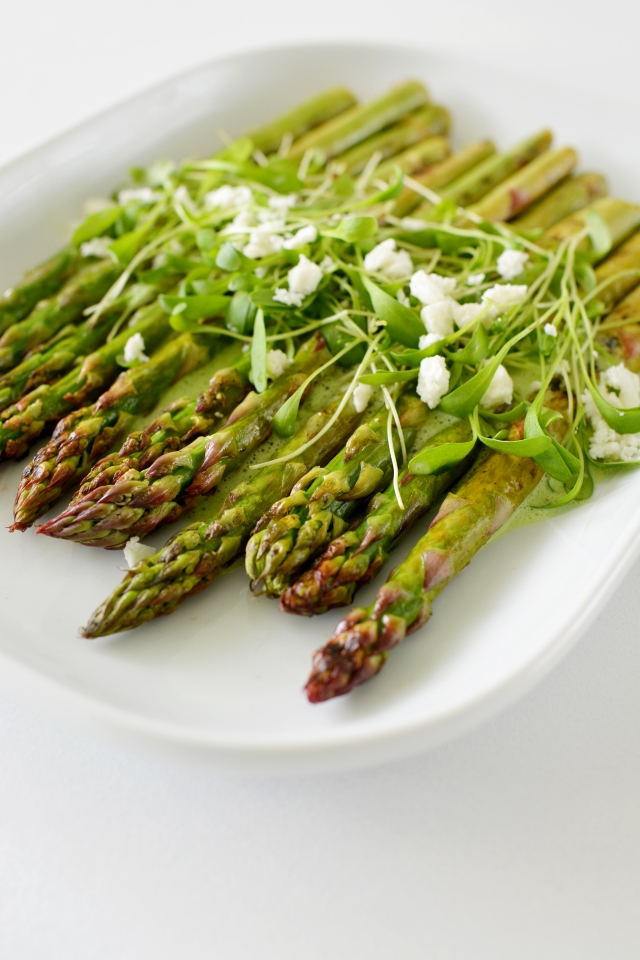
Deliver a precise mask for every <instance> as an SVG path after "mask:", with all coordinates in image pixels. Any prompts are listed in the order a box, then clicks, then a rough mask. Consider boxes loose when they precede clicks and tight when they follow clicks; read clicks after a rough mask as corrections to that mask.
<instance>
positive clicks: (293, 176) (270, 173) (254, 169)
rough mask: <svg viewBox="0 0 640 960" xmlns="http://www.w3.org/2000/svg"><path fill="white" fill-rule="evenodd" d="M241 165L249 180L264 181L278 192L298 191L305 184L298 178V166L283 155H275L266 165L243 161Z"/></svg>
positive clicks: (242, 171)
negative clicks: (260, 165) (261, 165)
mask: <svg viewBox="0 0 640 960" xmlns="http://www.w3.org/2000/svg"><path fill="white" fill-rule="evenodd" d="M239 166H240V167H241V168H242V170H241V175H242V176H245V177H246V178H247V179H248V180H255V182H256V183H262V184H264V186H265V187H270V188H271V190H275V192H276V193H283V194H284V193H297V192H298V191H299V190H302V187H303V186H304V185H303V183H302V181H301V180H298V168H297V166H296V165H295V164H294V163H292V162H291V160H286V159H284V158H283V157H273V158H272V159H270V160H269V163H268V164H267V166H266V167H259V166H258V165H257V164H251V163H243V164H240V165H239Z"/></svg>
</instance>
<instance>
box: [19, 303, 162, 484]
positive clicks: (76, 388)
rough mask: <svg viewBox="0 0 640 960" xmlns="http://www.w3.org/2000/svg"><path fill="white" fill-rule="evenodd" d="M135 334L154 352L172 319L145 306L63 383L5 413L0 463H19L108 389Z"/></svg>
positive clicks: (40, 389)
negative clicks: (33, 445)
mask: <svg viewBox="0 0 640 960" xmlns="http://www.w3.org/2000/svg"><path fill="white" fill-rule="evenodd" d="M134 333H139V334H140V335H141V336H142V337H143V339H144V341H145V345H146V348H147V349H148V350H154V349H155V348H156V347H157V346H159V345H160V343H161V342H162V340H164V339H165V337H166V336H168V335H169V334H170V333H171V326H170V324H169V317H168V316H167V314H166V313H165V312H164V310H163V309H162V308H161V307H160V306H159V304H152V305H151V306H149V307H143V308H142V309H141V310H139V311H138V313H137V314H135V315H134V318H133V320H132V322H131V324H130V326H129V327H127V329H126V330H124V331H123V332H122V333H121V334H119V335H118V336H117V337H114V339H113V340H111V341H109V342H108V343H106V344H105V345H104V346H103V347H100V349H99V350H96V351H94V353H91V354H89V356H88V357H85V358H84V359H83V360H81V361H80V362H79V363H78V364H77V365H76V367H74V368H73V370H70V371H69V373H68V374H66V376H64V377H62V379H61V380H58V381H57V382H56V383H54V384H42V385H41V386H39V387H36V389H35V390H32V391H31V393H28V394H27V395H26V396H24V397H22V399H21V400H18V402H17V403H14V404H12V405H11V406H10V407H7V408H6V410H2V411H1V412H0V460H17V459H18V458H19V457H21V456H23V454H25V453H26V452H27V450H28V449H29V446H30V444H31V443H32V442H33V441H34V440H35V439H36V438H37V437H39V436H40V434H41V433H42V432H43V431H44V430H45V429H46V428H47V427H48V426H49V425H51V424H52V423H55V422H56V421H57V420H59V419H60V417H64V416H66V414H68V413H69V412H70V411H71V410H73V409H75V408H77V407H79V406H81V405H82V404H84V403H87V401H89V400H91V399H92V398H93V397H95V396H97V394H98V393H100V390H101V389H103V388H104V387H106V386H108V384H110V383H111V381H112V380H113V379H114V377H115V376H116V375H117V373H118V372H119V370H120V368H119V366H118V362H117V358H118V357H119V356H120V354H121V353H122V351H123V350H124V348H125V344H126V342H127V340H128V339H129V337H130V336H132V335H133V334H134ZM27 469H29V468H27Z"/></svg>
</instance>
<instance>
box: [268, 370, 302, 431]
mask: <svg viewBox="0 0 640 960" xmlns="http://www.w3.org/2000/svg"><path fill="white" fill-rule="evenodd" d="M306 386H307V385H306V384H304V383H303V384H302V386H301V387H299V388H298V389H297V390H296V392H295V393H294V394H293V396H291V397H289V399H288V400H286V401H285V403H283V404H282V406H281V407H280V409H279V410H278V412H277V413H276V415H275V417H274V418H273V420H272V421H271V422H272V424H273V429H274V431H275V433H276V434H277V436H279V437H292V436H293V434H294V433H295V430H296V418H297V416H298V408H299V407H300V401H301V400H302V397H303V394H304V391H305V389H306Z"/></svg>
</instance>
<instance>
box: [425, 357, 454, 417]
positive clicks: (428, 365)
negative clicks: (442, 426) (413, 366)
mask: <svg viewBox="0 0 640 960" xmlns="http://www.w3.org/2000/svg"><path fill="white" fill-rule="evenodd" d="M450 376H451V375H450V373H449V371H448V370H447V365H446V363H445V361H444V357H438V356H436V357H425V358H424V360H422V361H421V362H420V373H419V374H418V396H419V397H420V399H421V400H422V402H423V403H426V405H427V406H428V407H429V409H430V410H433V408H434V407H437V406H438V404H439V403H440V401H441V400H442V398H443V397H444V395H445V393H446V392H447V390H448V389H449V379H450Z"/></svg>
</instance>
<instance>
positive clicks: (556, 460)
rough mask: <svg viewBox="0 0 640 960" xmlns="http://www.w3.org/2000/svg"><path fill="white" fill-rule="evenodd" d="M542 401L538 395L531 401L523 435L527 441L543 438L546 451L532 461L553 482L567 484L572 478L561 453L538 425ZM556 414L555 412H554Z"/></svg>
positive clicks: (552, 418) (541, 426)
mask: <svg viewBox="0 0 640 960" xmlns="http://www.w3.org/2000/svg"><path fill="white" fill-rule="evenodd" d="M542 400H543V395H542V393H539V394H538V396H537V397H536V399H535V400H534V401H533V403H532V404H531V406H530V407H529V410H528V413H527V415H526V417H525V420H524V435H525V437H526V438H527V439H530V438H534V437H545V438H546V439H547V440H548V441H549V443H548V446H547V449H546V450H544V451H543V452H542V453H539V454H537V455H536V456H534V458H533V459H534V460H535V461H536V463H537V464H538V466H539V467H542V469H543V470H544V471H545V473H548V474H549V476H550V477H553V479H554V480H559V481H560V482H561V483H569V482H570V480H571V477H572V476H573V474H572V471H571V469H570V468H569V467H568V466H567V464H566V462H565V459H564V457H563V456H562V454H561V453H559V452H558V450H557V449H556V447H557V446H558V444H555V445H554V443H552V442H551V437H550V436H549V434H548V433H547V431H546V429H545V427H544V426H543V425H542V424H541V423H540V419H541V416H542V414H541V410H542ZM554 412H555V413H557V411H554ZM555 419H557V418H556V417H551V418H548V421H547V422H549V423H550V422H551V420H555Z"/></svg>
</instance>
